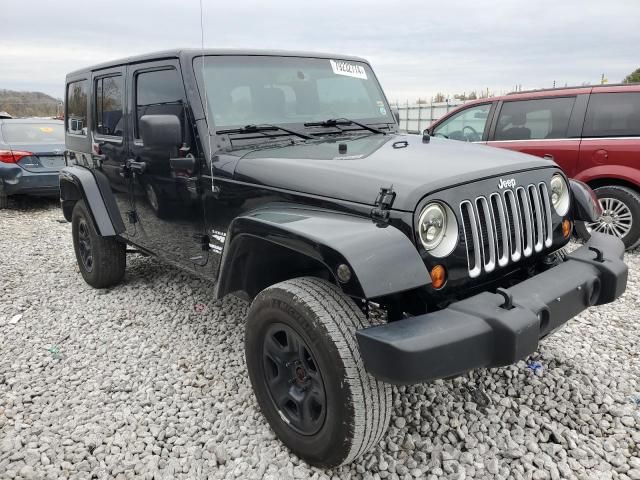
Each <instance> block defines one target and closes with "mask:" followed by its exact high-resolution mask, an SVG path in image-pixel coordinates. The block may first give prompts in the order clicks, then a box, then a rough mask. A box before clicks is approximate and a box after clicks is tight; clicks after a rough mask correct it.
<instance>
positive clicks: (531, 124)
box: [495, 97, 576, 140]
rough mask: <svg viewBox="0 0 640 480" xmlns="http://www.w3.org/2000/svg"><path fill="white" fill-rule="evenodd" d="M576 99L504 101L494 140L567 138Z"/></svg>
mask: <svg viewBox="0 0 640 480" xmlns="http://www.w3.org/2000/svg"><path fill="white" fill-rule="evenodd" d="M575 100H576V99H575V97H558V98H544V99H540V100H523V101H514V102H505V103H504V104H503V105H502V108H501V109H500V115H499V116H498V124H497V126H496V133H495V140H537V139H543V138H566V137H567V130H568V129H569V119H570V118H571V110H573V104H574V103H575Z"/></svg>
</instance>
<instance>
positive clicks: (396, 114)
mask: <svg viewBox="0 0 640 480" xmlns="http://www.w3.org/2000/svg"><path fill="white" fill-rule="evenodd" d="M391 113H393V118H395V119H396V123H397V124H398V125H400V110H398V109H397V108H395V107H392V108H391Z"/></svg>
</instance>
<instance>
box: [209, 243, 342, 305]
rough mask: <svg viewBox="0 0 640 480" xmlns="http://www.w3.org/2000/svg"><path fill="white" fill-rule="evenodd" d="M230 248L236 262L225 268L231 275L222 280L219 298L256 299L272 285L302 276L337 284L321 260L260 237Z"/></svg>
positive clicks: (235, 244)
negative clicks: (243, 295)
mask: <svg viewBox="0 0 640 480" xmlns="http://www.w3.org/2000/svg"><path fill="white" fill-rule="evenodd" d="M229 248H231V250H232V252H231V254H232V255H233V259H232V261H231V263H230V264H229V265H227V266H226V267H225V270H226V271H227V272H228V275H226V276H225V278H221V279H220V281H221V285H220V287H221V288H220V292H219V295H220V296H223V295H225V294H227V293H232V292H239V291H240V292H244V293H246V295H247V296H248V297H249V298H250V299H253V298H254V297H255V296H256V295H257V294H258V293H259V292H260V291H262V290H264V289H265V288H267V287H268V286H270V285H274V284H276V283H279V282H283V281H285V280H290V279H292V278H296V277H303V276H310V277H317V278H322V279H324V280H327V281H329V282H331V283H334V284H335V283H336V281H335V278H334V277H333V275H332V274H331V271H330V270H329V268H328V267H327V266H326V265H324V264H323V263H322V262H320V261H319V260H317V259H314V258H312V257H309V256H308V255H305V254H303V253H300V252H297V251H295V250H292V249H290V248H287V247H283V246H281V245H278V244H276V243H272V242H269V241H266V240H263V239H261V238H258V237H252V236H248V235H246V236H242V237H239V238H237V239H236V240H235V241H234V242H233V245H231V246H230V247H229Z"/></svg>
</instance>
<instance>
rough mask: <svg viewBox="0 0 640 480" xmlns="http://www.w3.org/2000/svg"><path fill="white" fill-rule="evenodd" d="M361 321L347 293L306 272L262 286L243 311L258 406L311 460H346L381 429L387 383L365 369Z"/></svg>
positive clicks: (387, 410) (387, 405)
mask: <svg viewBox="0 0 640 480" xmlns="http://www.w3.org/2000/svg"><path fill="white" fill-rule="evenodd" d="M366 326H368V321H367V319H366V318H365V316H364V315H363V313H362V312H361V311H360V309H359V308H358V307H357V306H356V305H355V304H354V303H353V301H352V300H351V299H350V298H349V297H347V296H346V295H344V294H343V293H342V292H341V291H340V290H339V289H338V288H337V287H335V286H334V285H332V284H330V283H328V282H326V281H324V280H320V279H316V278H309V277H304V278H297V279H294V280H288V281H285V282H282V283H279V284H277V285H273V286H271V287H269V288H267V289H265V290H263V291H262V292H261V293H260V294H259V295H258V296H257V297H256V298H255V300H254V301H253V303H252V305H251V309H250V310H249V315H248V318H247V323H246V330H245V355H246V360H247V369H248V373H249V377H250V379H251V384H252V385H253V389H254V392H255V394H256V398H257V401H258V405H259V406H260V408H261V410H262V412H263V414H264V416H265V417H266V419H267V421H268V422H269V424H270V425H271V428H272V429H273V430H274V431H275V433H276V435H277V436H278V437H279V438H280V440H281V441H282V442H283V443H284V444H285V445H286V446H287V447H288V448H289V449H291V450H292V451H293V452H294V453H295V454H296V455H298V456H299V457H301V458H302V459H304V460H305V461H307V462H308V463H310V464H312V465H315V466H319V467H334V466H337V465H341V464H345V463H349V462H351V461H353V460H354V459H356V458H358V457H359V456H361V455H362V454H364V453H365V452H367V451H368V450H369V449H370V448H372V447H373V446H374V445H376V444H377V443H378V442H379V441H380V439H381V438H382V436H383V434H384V433H385V431H386V429H387V425H388V423H389V418H390V415H391V407H392V402H391V387H390V386H389V385H387V384H385V383H383V382H380V381H378V380H376V379H375V378H374V377H373V376H371V375H370V374H368V373H367V372H366V371H365V369H364V365H363V363H362V359H361V357H360V352H359V349H358V345H357V342H356V339H355V331H356V330H358V329H361V328H364V327H366Z"/></svg>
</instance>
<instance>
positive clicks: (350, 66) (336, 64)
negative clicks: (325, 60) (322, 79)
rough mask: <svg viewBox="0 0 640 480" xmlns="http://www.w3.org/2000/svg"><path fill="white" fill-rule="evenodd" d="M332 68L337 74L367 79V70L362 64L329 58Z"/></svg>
mask: <svg viewBox="0 0 640 480" xmlns="http://www.w3.org/2000/svg"><path fill="white" fill-rule="evenodd" d="M329 63H331V69H332V70H333V73H335V74H336V75H345V76H347V77H355V78H363V79H365V80H366V79H367V72H366V70H365V69H364V67H363V66H362V65H356V64H354V63H347V62H342V61H340V60H329Z"/></svg>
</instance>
